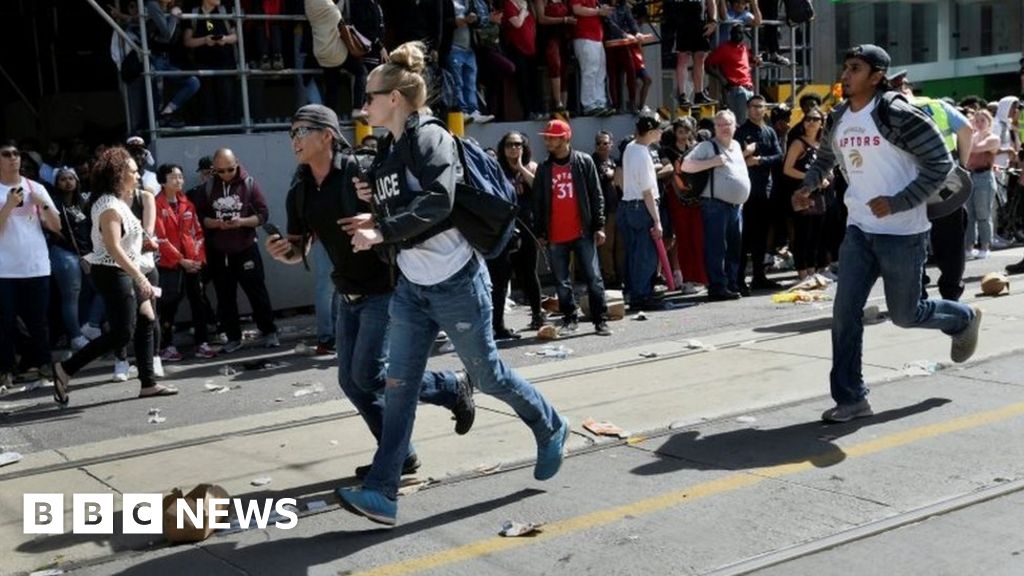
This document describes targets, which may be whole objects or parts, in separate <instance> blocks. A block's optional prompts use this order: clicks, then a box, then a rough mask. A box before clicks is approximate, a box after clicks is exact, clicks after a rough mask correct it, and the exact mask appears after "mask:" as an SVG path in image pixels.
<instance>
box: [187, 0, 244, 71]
mask: <svg viewBox="0 0 1024 576" xmlns="http://www.w3.org/2000/svg"><path fill="white" fill-rule="evenodd" d="M192 13H193V14H198V15H203V14H204V13H203V11H202V8H196V9H195V10H193V11H192ZM214 13H215V14H224V13H225V12H224V8H223V7H219V8H218V9H217V10H216V11H215V12H214ZM190 29H191V30H192V37H193V38H203V37H205V36H227V35H229V34H232V33H233V32H234V26H233V25H232V24H231V22H230V21H228V20H213V19H210V20H206V19H197V20H192V21H191V24H190ZM193 50H194V55H195V56H194V58H195V63H196V66H198V67H199V68H202V69H214V70H218V69H224V68H234V67H235V47H234V46H233V45H230V44H228V45H226V46H200V47H198V48H194V49H193Z"/></svg>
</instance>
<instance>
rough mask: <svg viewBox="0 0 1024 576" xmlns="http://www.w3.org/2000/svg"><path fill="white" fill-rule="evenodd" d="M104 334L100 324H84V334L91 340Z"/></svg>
mask: <svg viewBox="0 0 1024 576" xmlns="http://www.w3.org/2000/svg"><path fill="white" fill-rule="evenodd" d="M101 334H103V331H102V330H100V328H99V326H93V325H92V324H89V323H85V324H83V325H82V336H85V337H86V338H88V339H89V340H95V339H97V338H99V337H100V335H101Z"/></svg>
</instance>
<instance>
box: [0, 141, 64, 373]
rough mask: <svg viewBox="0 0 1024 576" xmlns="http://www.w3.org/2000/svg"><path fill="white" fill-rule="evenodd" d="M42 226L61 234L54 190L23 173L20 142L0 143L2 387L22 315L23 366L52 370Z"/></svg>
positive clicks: (47, 264) (47, 263)
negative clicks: (25, 343) (26, 338)
mask: <svg viewBox="0 0 1024 576" xmlns="http://www.w3.org/2000/svg"><path fill="white" fill-rule="evenodd" d="M44 227H45V228H46V229H48V230H50V231H51V232H53V233H55V234H60V218H59V217H58V216H57V208H56V207H55V206H54V205H53V200H52V199H51V198H50V194H49V193H48V192H47V191H46V188H45V187H44V186H43V185H42V184H40V183H39V182H35V181H33V180H29V179H28V178H24V177H22V175H21V152H20V151H19V150H18V146H17V144H16V143H14V142H13V141H8V142H3V143H0V391H2V390H4V389H5V388H10V387H11V384H12V380H13V374H14V372H15V370H16V366H15V360H14V338H13V336H14V334H15V333H16V332H17V317H18V316H20V317H21V319H22V322H24V323H25V328H27V329H28V333H29V342H28V347H27V349H26V350H25V354H24V356H25V358H23V359H22V364H23V365H24V366H25V367H28V368H38V369H39V370H40V373H41V375H42V376H44V377H48V376H49V375H50V374H52V366H51V364H50V334H49V316H48V311H49V304H50V256H49V250H48V249H47V247H46V238H45V237H44V236H43V228H44ZM15 310H17V311H18V313H17V314H15Z"/></svg>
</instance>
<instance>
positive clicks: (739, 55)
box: [704, 42, 754, 88]
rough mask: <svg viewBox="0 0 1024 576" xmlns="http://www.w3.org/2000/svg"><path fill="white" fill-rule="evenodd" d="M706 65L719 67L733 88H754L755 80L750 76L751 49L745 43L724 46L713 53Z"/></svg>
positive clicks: (732, 43) (729, 43)
mask: <svg viewBox="0 0 1024 576" xmlns="http://www.w3.org/2000/svg"><path fill="white" fill-rule="evenodd" d="M704 64H705V65H706V66H717V67H718V69H719V70H721V71H722V75H723V76H725V79H726V80H728V81H729V84H732V85H733V86H743V87H744V88H751V87H753V86H754V78H753V77H752V76H751V75H750V49H749V48H747V45H746V44H745V43H743V42H740V43H739V44H736V43H734V42H726V43H725V44H722V45H721V46H719V47H718V48H715V49H714V50H713V51H712V52H711V54H710V55H709V56H708V59H707V61H705V62H704Z"/></svg>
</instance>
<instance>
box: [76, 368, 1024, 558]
mask: <svg viewBox="0 0 1024 576" xmlns="http://www.w3.org/2000/svg"><path fill="white" fill-rule="evenodd" d="M1022 367H1024V359H1021V358H1017V357H1004V358H999V359H994V360H990V361H986V362H982V363H979V364H977V365H972V366H969V367H967V368H958V369H951V370H944V371H942V372H939V373H936V374H934V375H932V376H926V377H919V378H911V379H905V380H899V381H894V382H890V383H886V384H881V385H876V386H875V387H874V388H873V394H872V401H873V404H874V407H875V410H876V415H875V417H873V418H870V419H865V420H859V421H855V422H851V423H848V424H842V425H825V424H822V423H821V422H819V421H818V417H817V416H818V413H819V411H820V410H821V409H823V408H825V407H827V406H828V400H827V399H825V398H819V399H815V400H810V401H807V402H801V403H798V404H795V405H790V406H785V407H781V408H776V409H771V410H766V411H763V412H759V413H752V414H749V415H744V416H741V417H738V418H728V419H723V420H719V421H713V422H707V423H704V424H701V425H699V426H695V427H690V428H682V429H677V430H669V431H666V432H665V433H664V434H663V435H660V436H655V437H650V438H646V439H637V441H635V442H630V443H625V442H624V443H621V444H618V445H612V446H605V447H601V448H598V449H591V450H587V451H584V452H582V453H577V454H574V455H573V456H571V457H570V458H569V459H568V460H567V461H566V463H565V465H564V467H563V470H562V472H561V473H560V474H559V475H558V476H557V477H556V478H555V479H554V480H553V481H551V482H536V481H534V480H533V479H532V477H531V471H530V470H529V469H518V470H511V471H506V472H501V473H497V474H494V475H491V476H485V477H477V478H474V479H471V480H466V481H462V482H453V483H446V484H442V485H440V486H438V487H434V488H428V489H425V490H422V491H420V492H418V493H416V494H415V495H412V496H408V497H404V498H402V499H400V511H399V521H400V524H399V526H398V527H396V528H394V529H381V528H379V527H378V526H377V525H375V524H372V523H370V522H369V521H367V520H365V519H363V518H360V517H356V516H354V515H352V514H350V513H348V512H346V511H344V510H341V509H339V508H337V507H335V506H331V507H329V508H328V509H327V510H326V511H322V512H319V513H314V514H310V515H305V516H303V517H302V518H301V519H300V521H299V524H298V526H297V527H296V528H295V529H293V530H290V531H284V530H276V529H268V530H262V531H261V530H250V531H246V532H241V533H235V534H225V535H220V536H215V537H214V538H211V539H210V540H208V541H206V542H205V543H203V544H200V545H196V546H179V547H173V548H164V549H161V550H157V551H152V552H147V553H144V554H139V555H131V556H127V557H120V558H118V559H116V560H114V561H112V562H109V563H106V564H102V565H98V566H93V567H87V568H82V569H79V570H74V571H73V572H72V573H73V574H76V575H83V576H85V575H88V576H100V575H113V574H123V575H132V576H134V575H140V576H141V575H146V576H160V575H165V574H167V575H170V574H185V573H191V574H204V575H209V576H220V575H225V576H227V575H232V576H237V575H240V574H243V575H264V574H265V575H275V576H291V575H294V576H307V575H309V576H313V575H317V576H319V575H332V576H333V575H340V574H344V575H354V574H430V575H435V574H436V575H441V574H445V575H467V576H469V575H478V574H488V575H492V574H493V575H504V574H508V575H522V574H608V575H634V574H637V575H639V574H705V575H716V576H724V575H726V574H729V575H734V574H746V573H753V574H763V575H765V576H767V575H771V576H775V575H779V576H781V575H787V576H803V575H807V576H811V575H816V574H886V575H891V576H903V575H906V576H910V575H915V576H916V575H920V574H930V575H932V574H937V575H945V574H949V575H954V574H956V575H961V574H986V575H989V574H997V575H1003V574H1006V575H1009V574H1020V573H1021V572H1022V570H1024V558H1022V551H1024V537H1022V536H1021V531H1020V505H1021V503H1024V498H1022V497H1021V493H1020V492H1018V491H1016V490H1019V489H1020V488H1019V487H1018V488H1016V489H1015V490H1014V491H1011V492H1009V493H1008V494H1005V495H1003V496H1001V497H999V498H996V499H993V500H988V501H981V502H968V503H966V504H965V505H963V506H961V507H960V508H959V509H956V510H952V511H946V512H945V513H943V511H942V510H941V509H940V510H938V511H937V512H936V513H935V514H929V515H925V516H923V517H918V516H915V515H920V513H921V511H922V510H930V509H932V508H933V507H934V506H935V505H936V503H939V504H940V505H941V503H943V502H947V501H949V500H950V499H951V498H956V497H967V498H971V497H972V495H976V494H983V493H984V492H985V491H991V490H993V489H998V488H1000V487H1001V486H1024V484H1022V480H1024V466H1022V464H1021V462H1024V458H1022V457H1024V445H1022V444H1021V443H1020V442H1017V441H1016V440H1015V439H1016V438H1019V437H1020V436H1021V433H1022V431H1024V402H1022V396H1024V394H1022V393H1024V376H1021V374H1022V373H1024V371H1022V370H1021V368H1022ZM940 508H941V506H940ZM901 518H911V519H913V521H912V522H909V524H907V525H905V526H900V525H899V524H898V523H896V524H893V527H892V528H889V529H884V530H881V531H879V532H878V533H877V534H875V535H873V536H866V537H862V538H856V539H852V540H851V541H848V542H840V543H838V544H835V543H830V542H829V540H828V539H829V538H832V537H835V536H836V535H842V534H847V533H850V532H852V531H856V530H858V529H861V528H863V527H865V526H872V525H875V524H878V523H885V522H890V523H892V522H894V521H898V520H899V519H901ZM506 521H518V522H524V523H525V522H531V523H542V524H543V526H542V527H541V528H540V531H539V532H538V533H536V534H534V535H533V536H532V537H524V538H502V537H500V536H498V532H499V530H500V529H501V528H502V526H503V524H504V523H505V522H506ZM798 546H804V547H805V548H804V549H803V552H802V553H801V554H799V555H797V556H796V557H795V558H788V559H786V558H783V559H782V560H780V561H779V562H778V563H776V564H775V565H774V566H772V567H769V568H764V569H762V570H760V571H754V572H750V571H749V570H747V569H746V567H748V566H750V565H751V564H750V563H751V561H752V560H753V559H758V558H761V559H764V558H769V559H772V558H776V557H780V556H784V555H785V553H786V552H787V551H791V550H793V549H794V547H798Z"/></svg>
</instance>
